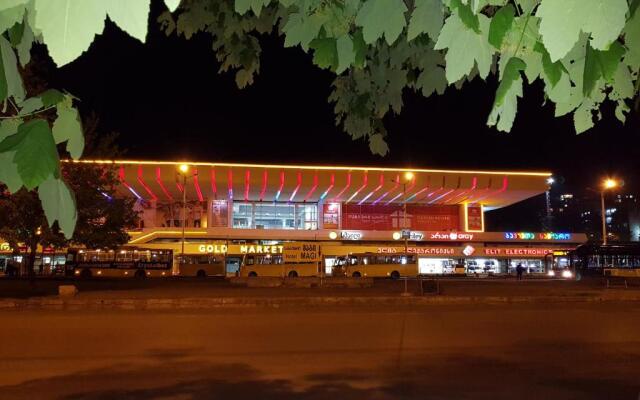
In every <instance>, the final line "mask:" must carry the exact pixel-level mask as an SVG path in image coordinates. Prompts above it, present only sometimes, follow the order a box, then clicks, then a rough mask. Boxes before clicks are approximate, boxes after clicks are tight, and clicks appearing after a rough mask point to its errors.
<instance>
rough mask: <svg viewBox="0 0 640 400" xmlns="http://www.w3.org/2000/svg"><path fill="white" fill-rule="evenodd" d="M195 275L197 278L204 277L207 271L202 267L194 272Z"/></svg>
mask: <svg viewBox="0 0 640 400" xmlns="http://www.w3.org/2000/svg"><path fill="white" fill-rule="evenodd" d="M196 276H197V277H198V278H206V277H207V273H206V272H205V271H204V270H203V269H201V270H198V272H197V273H196Z"/></svg>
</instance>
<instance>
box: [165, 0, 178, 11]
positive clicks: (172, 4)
mask: <svg viewBox="0 0 640 400" xmlns="http://www.w3.org/2000/svg"><path fill="white" fill-rule="evenodd" d="M180 1H181V0H164V4H165V5H166V6H167V9H169V12H174V11H175V10H176V9H177V8H178V6H179V5H180Z"/></svg>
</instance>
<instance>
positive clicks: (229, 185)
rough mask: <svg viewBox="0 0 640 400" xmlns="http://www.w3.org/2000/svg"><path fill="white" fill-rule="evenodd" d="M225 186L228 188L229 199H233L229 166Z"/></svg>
mask: <svg viewBox="0 0 640 400" xmlns="http://www.w3.org/2000/svg"><path fill="white" fill-rule="evenodd" d="M227 177H228V179H227V187H228V189H229V199H230V200H233V171H232V170H231V168H229V172H228V175H227Z"/></svg>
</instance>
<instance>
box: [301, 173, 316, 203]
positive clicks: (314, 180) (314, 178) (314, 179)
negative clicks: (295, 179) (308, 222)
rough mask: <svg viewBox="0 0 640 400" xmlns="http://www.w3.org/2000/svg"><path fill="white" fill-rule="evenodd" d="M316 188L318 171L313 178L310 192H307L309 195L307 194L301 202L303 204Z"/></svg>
mask: <svg viewBox="0 0 640 400" xmlns="http://www.w3.org/2000/svg"><path fill="white" fill-rule="evenodd" d="M317 188H318V171H316V174H315V175H314V176H313V186H312V187H311V190H309V193H307V195H306V196H304V199H303V200H302V201H303V202H305V201H307V200H308V199H309V197H311V195H312V194H313V192H315V191H316V189H317Z"/></svg>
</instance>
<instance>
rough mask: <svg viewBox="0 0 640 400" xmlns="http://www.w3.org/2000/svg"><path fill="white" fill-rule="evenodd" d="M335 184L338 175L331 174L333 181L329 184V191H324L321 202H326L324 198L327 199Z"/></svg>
mask: <svg viewBox="0 0 640 400" xmlns="http://www.w3.org/2000/svg"><path fill="white" fill-rule="evenodd" d="M335 183H336V174H335V173H331V180H330V183H329V187H328V188H327V190H325V191H324V193H322V195H321V196H320V200H324V198H325V197H327V195H328V194H329V192H330V191H331V189H333V186H334V184H335Z"/></svg>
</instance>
